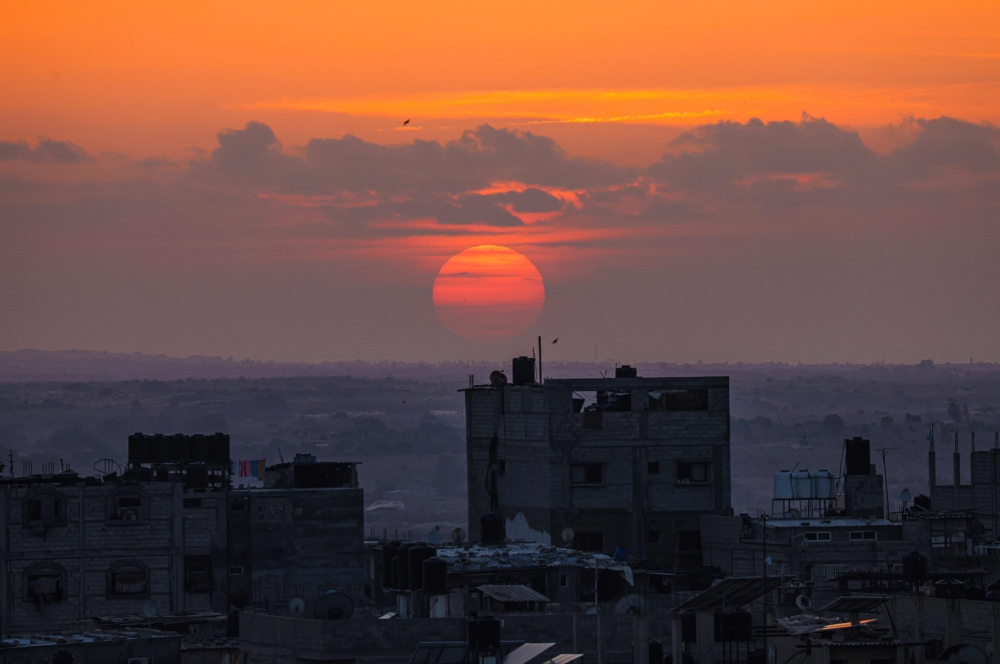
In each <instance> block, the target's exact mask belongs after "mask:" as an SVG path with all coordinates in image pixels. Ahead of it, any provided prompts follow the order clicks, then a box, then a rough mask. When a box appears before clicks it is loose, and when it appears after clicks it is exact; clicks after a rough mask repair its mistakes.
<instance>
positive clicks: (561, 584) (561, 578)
mask: <svg viewBox="0 0 1000 664" xmlns="http://www.w3.org/2000/svg"><path fill="white" fill-rule="evenodd" d="M568 585H569V580H568V579H567V578H566V575H565V574H560V575H559V587H560V588H565V587H566V586H568Z"/></svg>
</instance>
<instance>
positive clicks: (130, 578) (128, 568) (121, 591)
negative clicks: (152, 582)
mask: <svg viewBox="0 0 1000 664" xmlns="http://www.w3.org/2000/svg"><path fill="white" fill-rule="evenodd" d="M108 577H109V578H108V596H109V597H148V596H149V574H148V571H147V569H146V566H145V565H143V564H141V563H138V562H135V561H129V562H127V563H122V564H119V565H117V566H115V567H112V568H111V569H110V570H109V571H108Z"/></svg>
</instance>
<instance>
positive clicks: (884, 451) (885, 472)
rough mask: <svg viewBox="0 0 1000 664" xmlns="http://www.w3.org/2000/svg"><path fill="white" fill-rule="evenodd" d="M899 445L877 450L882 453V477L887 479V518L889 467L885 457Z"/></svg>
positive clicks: (886, 508)
mask: <svg viewBox="0 0 1000 664" xmlns="http://www.w3.org/2000/svg"><path fill="white" fill-rule="evenodd" d="M898 449H899V448H898V447H882V448H879V449H877V450H875V451H876V452H878V453H879V454H880V455H882V477H883V478H884V481H885V518H886V519H888V518H889V469H888V468H887V467H886V465H885V457H886V455H887V454H889V452H891V451H892V450H898Z"/></svg>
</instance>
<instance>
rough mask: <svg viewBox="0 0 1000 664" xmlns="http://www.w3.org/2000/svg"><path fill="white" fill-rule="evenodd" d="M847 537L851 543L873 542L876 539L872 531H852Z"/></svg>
mask: <svg viewBox="0 0 1000 664" xmlns="http://www.w3.org/2000/svg"><path fill="white" fill-rule="evenodd" d="M848 537H850V540H851V541H852V542H861V541H865V540H868V541H874V540H876V539H878V537H877V536H876V533H875V531H874V530H852V531H851V533H850V535H849V536H848Z"/></svg>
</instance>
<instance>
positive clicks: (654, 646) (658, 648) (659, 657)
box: [649, 639, 663, 664]
mask: <svg viewBox="0 0 1000 664" xmlns="http://www.w3.org/2000/svg"><path fill="white" fill-rule="evenodd" d="M649 664H663V642H662V641H657V640H656V639H650V640H649Z"/></svg>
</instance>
